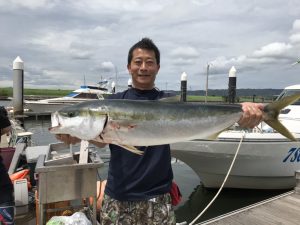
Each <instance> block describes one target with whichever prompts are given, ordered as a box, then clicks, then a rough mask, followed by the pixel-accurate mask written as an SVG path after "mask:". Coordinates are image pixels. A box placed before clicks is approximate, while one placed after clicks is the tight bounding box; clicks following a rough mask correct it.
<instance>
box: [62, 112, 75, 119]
mask: <svg viewBox="0 0 300 225" xmlns="http://www.w3.org/2000/svg"><path fill="white" fill-rule="evenodd" d="M61 114H62V115H63V116H65V117H69V118H72V117H75V116H77V115H78V112H74V111H67V112H61Z"/></svg>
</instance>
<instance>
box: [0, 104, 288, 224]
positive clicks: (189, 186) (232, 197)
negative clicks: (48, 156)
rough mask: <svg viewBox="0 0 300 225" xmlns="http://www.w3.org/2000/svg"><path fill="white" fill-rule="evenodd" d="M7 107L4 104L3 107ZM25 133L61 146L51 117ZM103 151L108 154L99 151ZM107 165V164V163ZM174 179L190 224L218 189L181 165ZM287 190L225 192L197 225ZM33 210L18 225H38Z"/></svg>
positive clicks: (179, 213) (31, 123)
mask: <svg viewBox="0 0 300 225" xmlns="http://www.w3.org/2000/svg"><path fill="white" fill-rule="evenodd" d="M3 103H4V104H3ZM8 104H9V102H2V101H0V105H8ZM24 126H25V129H26V130H27V131H30V132H32V133H33V136H32V140H33V142H34V145H48V144H49V143H55V142H58V141H57V139H56V138H55V137H54V135H52V134H50V133H49V131H48V128H49V127H50V117H40V118H39V119H38V120H36V119H35V118H26V119H25V123H24ZM99 151H104V152H105V150H99ZM104 161H107V160H105V159H104ZM107 165H108V163H106V164H105V166H104V169H103V170H101V171H100V176H101V177H102V178H103V179H104V178H106V176H107ZM172 166H173V171H174V178H175V181H176V183H177V184H178V185H179V187H180V190H181V193H182V195H183V198H182V202H181V203H180V205H179V206H177V207H176V211H175V212H176V218H177V222H182V221H187V222H191V221H192V220H193V219H194V218H195V217H196V216H197V215H198V214H199V213H200V212H201V211H202V210H203V209H204V208H205V207H206V205H207V204H208V203H209V202H210V200H211V199H212V198H213V197H214V195H215V194H216V192H217V190H216V189H206V188H204V187H203V186H202V184H201V181H200V179H199V178H198V176H197V175H196V174H195V173H194V171H193V170H191V168H189V167H188V166H187V165H185V164H184V163H182V162H174V163H173V164H172ZM285 191H287V190H280V191H270V190H268V191H261V190H260V191H258V190H242V189H224V190H223V191H222V192H221V194H220V195H219V197H218V198H217V199H216V201H215V202H214V204H213V205H211V207H210V208H209V209H208V210H207V212H206V213H205V214H204V215H203V216H202V217H201V218H200V219H199V221H198V222H200V221H204V220H207V219H209V218H212V217H216V216H219V215H221V214H224V213H227V212H230V211H233V210H236V209H239V208H241V207H244V206H247V205H250V204H253V203H256V202H259V201H262V200H264V199H267V198H270V197H273V196H275V195H278V194H281V193H283V192H285ZM34 217H35V211H34V209H31V210H29V212H27V213H25V214H23V215H22V216H21V217H19V219H18V220H17V222H16V224H22V225H25V224H28V225H29V224H30V225H31V224H35V219H34Z"/></svg>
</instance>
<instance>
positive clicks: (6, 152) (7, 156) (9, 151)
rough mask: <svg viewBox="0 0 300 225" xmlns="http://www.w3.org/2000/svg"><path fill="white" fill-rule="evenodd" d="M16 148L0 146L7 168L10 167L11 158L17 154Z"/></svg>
mask: <svg viewBox="0 0 300 225" xmlns="http://www.w3.org/2000/svg"><path fill="white" fill-rule="evenodd" d="M15 150H16V149H15V148H13V147H6V148H0V155H1V157H2V159H3V164H4V166H5V168H6V170H8V169H9V166H10V163H11V160H12V158H13V156H14V154H15Z"/></svg>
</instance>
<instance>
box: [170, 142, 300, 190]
mask: <svg viewBox="0 0 300 225" xmlns="http://www.w3.org/2000/svg"><path fill="white" fill-rule="evenodd" d="M238 144H239V142H238V141H224V140H223V141H220V140H217V141H204V140H199V141H188V142H180V143H176V144H172V145H171V152H172V156H173V157H175V158H177V159H179V160H181V161H183V162H185V163H186V164H187V165H189V166H190V167H191V168H192V169H193V170H194V171H195V172H196V173H197V175H198V176H199V178H200V179H201V181H202V182H203V184H204V186H205V187H208V188H218V187H220V186H221V184H222V182H223V180H224V178H225V175H226V173H227V171H228V169H229V167H230V164H231V161H232V159H233V156H234V154H235V152H236V149H237V147H238ZM299 169H300V143H299V142H289V141H270V140H268V141H262V140H261V141H259V142H257V141H255V142H254V141H246V142H243V143H242V145H241V148H240V151H239V154H238V156H237V158H236V161H235V164H234V166H233V168H232V171H231V174H230V176H229V178H228V180H227V182H226V184H225V187H227V188H247V189H288V188H293V187H295V184H296V180H295V171H296V170H299Z"/></svg>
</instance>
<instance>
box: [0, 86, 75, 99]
mask: <svg viewBox="0 0 300 225" xmlns="http://www.w3.org/2000/svg"><path fill="white" fill-rule="evenodd" d="M71 91H72V90H61V89H56V90H55V89H31V88H25V89H24V95H40V96H57V97H60V96H65V95H67V94H68V93H70V92H71ZM0 96H4V97H12V96H13V88H11V87H4V88H0Z"/></svg>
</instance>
